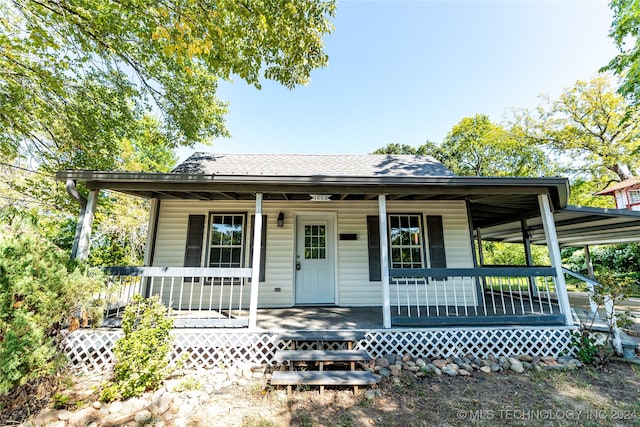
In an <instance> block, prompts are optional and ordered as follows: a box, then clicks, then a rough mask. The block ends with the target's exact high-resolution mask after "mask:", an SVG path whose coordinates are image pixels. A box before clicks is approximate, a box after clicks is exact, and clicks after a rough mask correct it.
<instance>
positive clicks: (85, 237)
mask: <svg viewBox="0 0 640 427" xmlns="http://www.w3.org/2000/svg"><path fill="white" fill-rule="evenodd" d="M97 205H98V190H91V191H90V192H89V197H88V198H87V207H86V209H85V211H84V215H82V217H81V221H82V229H81V230H80V239H79V240H78V252H77V255H76V258H77V259H80V260H86V259H87V257H89V248H90V247H91V229H92V227H93V217H94V215H95V213H96V206H97Z"/></svg>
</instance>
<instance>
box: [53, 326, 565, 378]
mask: <svg viewBox="0 0 640 427" xmlns="http://www.w3.org/2000/svg"><path fill="white" fill-rule="evenodd" d="M572 330H573V329H571V328H566V327H558V328H534V327H531V328H524V327H522V328H476V329H471V328H440V329H411V330H371V331H368V332H367V333H366V338H365V339H364V340H361V341H359V342H357V343H356V345H355V348H356V349H360V350H366V351H367V352H368V353H369V354H370V355H371V356H372V357H374V358H378V357H383V356H384V355H385V354H388V353H393V354H403V355H404V354H407V353H408V354H410V355H411V356H413V357H430V358H433V357H435V356H442V357H449V356H459V355H467V354H471V355H473V356H478V357H487V356H489V355H493V356H496V357H500V356H511V355H519V354H528V355H531V356H553V357H558V356H560V355H562V354H570V353H572V351H571V348H570V345H569V344H570V334H571V331H572ZM121 336H122V332H120V331H99V330H82V329H81V330H77V331H75V332H73V333H71V334H69V336H67V338H66V339H65V341H64V349H65V352H66V354H67V356H68V357H69V360H70V362H71V366H72V368H74V369H76V370H79V371H83V372H92V371H97V370H110V369H112V368H113V364H114V362H115V360H114V357H113V352H112V349H113V345H114V344H115V342H116V340H117V339H118V338H120V337H121ZM174 336H175V341H174V350H173V354H172V357H173V358H177V357H180V355H182V354H184V353H185V352H188V353H189V355H190V357H189V360H188V362H187V365H189V366H198V367H203V368H212V367H214V366H220V365H221V364H222V365H225V366H232V365H235V364H239V363H250V364H255V365H261V364H270V363H271V362H272V360H273V356H274V355H275V352H276V351H277V350H281V349H285V348H289V345H290V344H291V342H290V341H279V340H278V339H277V334H276V333H272V332H241V331H234V332H222V331H216V330H211V329H209V330H206V329H205V330H197V331H185V330H176V331H174ZM298 348H300V349H305V348H308V349H313V348H316V347H315V346H314V345H313V344H308V343H305V344H303V345H299V346H298ZM326 348H343V347H342V344H336V345H329V346H328V347H326Z"/></svg>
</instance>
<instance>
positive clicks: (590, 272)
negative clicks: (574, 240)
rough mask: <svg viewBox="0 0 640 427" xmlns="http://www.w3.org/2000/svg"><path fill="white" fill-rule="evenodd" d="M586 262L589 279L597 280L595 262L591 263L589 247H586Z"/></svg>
mask: <svg viewBox="0 0 640 427" xmlns="http://www.w3.org/2000/svg"><path fill="white" fill-rule="evenodd" d="M584 262H585V264H587V275H588V276H589V279H595V278H596V275H595V273H594V271H593V262H592V261H591V251H590V250H589V245H584Z"/></svg>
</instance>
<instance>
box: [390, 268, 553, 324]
mask: <svg viewBox="0 0 640 427" xmlns="http://www.w3.org/2000/svg"><path fill="white" fill-rule="evenodd" d="M389 273H390V278H391V281H390V282H391V284H390V296H391V305H392V313H391V316H392V325H395V326H418V325H505V324H522V325H551V324H563V322H564V319H565V317H564V315H563V313H562V310H561V308H560V305H559V304H558V301H557V299H556V295H555V276H556V270H555V269H554V268H551V267H503V266H499V267H498V266H496V267H483V268H426V269H398V268H394V269H390V270H389Z"/></svg>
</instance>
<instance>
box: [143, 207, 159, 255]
mask: <svg viewBox="0 0 640 427" xmlns="http://www.w3.org/2000/svg"><path fill="white" fill-rule="evenodd" d="M159 213H160V199H158V198H157V197H154V198H153V199H151V207H150V209H149V225H148V226H147V244H146V245H145V248H144V265H145V266H147V267H151V265H152V264H153V255H154V252H155V246H156V235H157V234H158V214H159Z"/></svg>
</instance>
